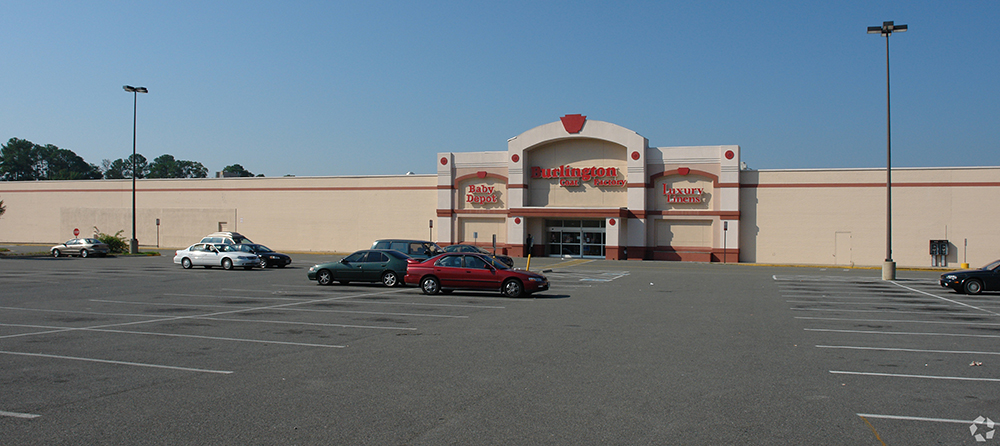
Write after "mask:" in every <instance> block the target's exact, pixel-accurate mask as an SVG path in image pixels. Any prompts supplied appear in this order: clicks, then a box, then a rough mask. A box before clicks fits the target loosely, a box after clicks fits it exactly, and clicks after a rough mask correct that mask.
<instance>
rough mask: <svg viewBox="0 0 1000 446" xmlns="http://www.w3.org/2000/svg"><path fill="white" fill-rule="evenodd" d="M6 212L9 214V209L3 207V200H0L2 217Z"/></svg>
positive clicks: (0, 215) (0, 214)
mask: <svg viewBox="0 0 1000 446" xmlns="http://www.w3.org/2000/svg"><path fill="white" fill-rule="evenodd" d="M4 212H7V207H6V206H4V205H3V200H0V217H2V216H3V213H4Z"/></svg>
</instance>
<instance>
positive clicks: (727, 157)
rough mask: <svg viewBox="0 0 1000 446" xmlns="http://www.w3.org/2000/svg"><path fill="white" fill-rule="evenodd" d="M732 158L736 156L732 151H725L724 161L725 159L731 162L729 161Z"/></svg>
mask: <svg viewBox="0 0 1000 446" xmlns="http://www.w3.org/2000/svg"><path fill="white" fill-rule="evenodd" d="M734 156H736V154H735V153H733V151H732V150H727V151H726V159H727V160H731V159H733V157H734Z"/></svg>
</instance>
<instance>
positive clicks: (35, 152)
mask: <svg viewBox="0 0 1000 446" xmlns="http://www.w3.org/2000/svg"><path fill="white" fill-rule="evenodd" d="M42 169H43V165H42V159H41V152H40V150H39V147H38V146H37V145H35V144H34V143H32V142H31V141H28V140H25V139H17V138H11V139H9V140H8V141H7V144H4V145H3V146H0V179H3V180H7V181H32V180H38V179H41V178H42Z"/></svg>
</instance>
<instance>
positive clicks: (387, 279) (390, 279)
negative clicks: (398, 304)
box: [382, 271, 399, 288]
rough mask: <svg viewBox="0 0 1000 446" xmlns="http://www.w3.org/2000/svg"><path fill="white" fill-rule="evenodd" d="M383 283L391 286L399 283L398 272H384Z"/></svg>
mask: <svg viewBox="0 0 1000 446" xmlns="http://www.w3.org/2000/svg"><path fill="white" fill-rule="evenodd" d="M382 285H385V286H387V287H389V288H392V287H394V286H397V285H399V276H397V275H396V273H394V272H392V271H386V272H385V273H382Z"/></svg>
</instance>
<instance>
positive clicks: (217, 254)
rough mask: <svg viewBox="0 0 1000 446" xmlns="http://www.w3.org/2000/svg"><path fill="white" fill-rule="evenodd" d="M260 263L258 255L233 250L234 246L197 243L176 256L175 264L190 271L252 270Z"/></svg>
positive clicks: (179, 251)
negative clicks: (212, 268)
mask: <svg viewBox="0 0 1000 446" xmlns="http://www.w3.org/2000/svg"><path fill="white" fill-rule="evenodd" d="M259 262H260V260H259V259H258V258H257V256H256V255H254V254H251V253H248V252H243V251H240V250H238V249H233V247H232V245H213V244H211V243H195V244H193V245H191V246H189V247H187V248H186V249H181V250H178V251H177V252H176V253H175V254H174V263H176V264H179V265H181V266H182V267H184V269H190V268H191V267H192V266H203V267H205V268H211V267H213V266H221V267H222V269H233V268H234V267H237V266H242V267H243V269H251V268H253V267H255V266H258V263H259Z"/></svg>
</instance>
